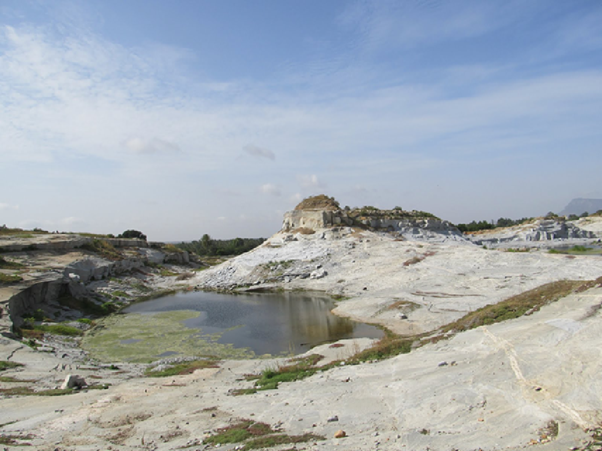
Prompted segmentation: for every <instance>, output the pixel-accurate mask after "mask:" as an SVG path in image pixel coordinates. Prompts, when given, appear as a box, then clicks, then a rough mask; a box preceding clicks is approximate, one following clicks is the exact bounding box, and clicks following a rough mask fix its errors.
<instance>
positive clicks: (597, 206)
mask: <svg viewBox="0 0 602 451" xmlns="http://www.w3.org/2000/svg"><path fill="white" fill-rule="evenodd" d="M600 210H602V199H581V198H579V199H573V200H572V201H570V202H569V203H568V205H567V206H566V207H564V209H563V210H562V211H561V212H560V214H561V215H564V216H569V215H577V216H581V215H582V214H583V213H586V212H587V213H589V214H592V213H596V212H597V211H600Z"/></svg>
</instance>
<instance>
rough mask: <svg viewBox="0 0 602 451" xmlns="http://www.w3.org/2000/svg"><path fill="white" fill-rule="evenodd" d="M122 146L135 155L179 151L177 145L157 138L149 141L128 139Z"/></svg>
mask: <svg viewBox="0 0 602 451" xmlns="http://www.w3.org/2000/svg"><path fill="white" fill-rule="evenodd" d="M124 145H125V147H127V149H128V150H130V151H132V152H134V153H137V154H152V153H158V152H179V151H180V147H179V146H178V145H177V144H175V143H172V142H169V141H166V140H164V139H159V138H152V139H150V140H144V139H141V138H130V139H128V140H127V141H126V142H125V143H124Z"/></svg>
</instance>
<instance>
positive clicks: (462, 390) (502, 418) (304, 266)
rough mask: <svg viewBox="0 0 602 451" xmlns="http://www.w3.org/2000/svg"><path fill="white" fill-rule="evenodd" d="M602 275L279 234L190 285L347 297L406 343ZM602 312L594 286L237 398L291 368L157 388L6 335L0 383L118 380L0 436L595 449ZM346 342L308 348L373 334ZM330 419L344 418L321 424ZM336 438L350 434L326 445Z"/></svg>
mask: <svg viewBox="0 0 602 451" xmlns="http://www.w3.org/2000/svg"><path fill="white" fill-rule="evenodd" d="M329 234H336V236H334V235H330V236H329ZM295 240H296V241H295ZM274 263H276V264H274ZM600 276H602V258H601V257H599V256H587V257H585V256H577V257H573V256H566V255H560V254H548V253H546V252H544V251H541V250H539V251H533V252H528V253H517V252H503V251H496V250H485V249H482V248H479V247H476V246H473V245H458V244H432V243H419V242H406V241H396V240H395V239H393V238H391V237H389V236H385V235H378V234H373V233H370V232H354V231H349V233H344V232H343V233H341V232H332V231H330V232H324V233H319V234H314V235H298V236H289V235H286V234H277V235H275V236H274V237H272V238H271V239H270V240H269V242H268V243H266V244H265V245H264V246H262V247H261V248H259V249H257V250H255V251H253V252H250V253H248V254H245V255H243V256H239V257H237V258H235V259H232V260H231V261H229V262H227V263H225V264H223V265H220V266H219V267H216V268H212V269H210V270H207V271H203V272H202V273H200V274H199V275H198V276H196V277H195V279H193V280H191V281H190V282H191V283H192V284H194V285H196V286H200V287H208V286H212V287H224V288H225V287H230V288H232V287H235V286H245V287H251V288H258V287H262V286H282V287H284V288H286V289H295V288H303V289H318V290H323V291H327V292H330V293H335V294H340V295H343V296H346V297H347V298H348V299H346V300H344V301H341V302H339V304H338V306H337V309H336V312H337V313H338V314H341V315H345V316H350V317H353V318H357V319H362V320H364V321H370V322H375V323H380V324H384V325H386V326H387V327H390V328H391V329H393V330H395V331H397V332H399V333H406V334H411V333H419V332H423V331H430V330H434V329H436V328H437V327H439V326H440V325H442V324H445V323H448V322H450V321H453V320H455V319H457V318H459V317H461V316H463V315H464V314H465V313H466V312H468V311H472V310H474V309H476V308H478V307H481V306H483V305H487V304H492V303H496V302H499V301H501V300H503V299H506V298H508V297H510V296H512V295H514V294H518V293H521V292H524V291H527V290H529V289H531V288H535V287H537V286H540V285H542V284H544V283H547V282H550V281H555V280H561V279H574V280H590V279H595V278H597V277H600ZM399 301H406V302H407V301H409V302H412V303H414V304H416V305H415V306H413V308H412V309H409V310H407V312H406V311H404V312H403V313H404V315H405V316H407V318H403V317H402V315H401V314H400V313H402V312H401V311H400V310H399V309H396V308H393V309H390V308H389V307H390V306H391V305H392V304H394V303H396V302H399ZM601 305H602V289H600V288H594V289H591V290H588V291H586V292H583V293H579V294H573V295H570V296H568V297H566V298H564V299H561V300H560V301H558V302H556V303H553V304H551V305H548V306H546V307H544V308H542V309H541V310H540V311H538V312H536V313H534V314H532V315H530V316H525V317H522V318H519V319H515V320H511V321H506V322H503V323H499V324H495V325H491V326H487V327H480V328H477V329H474V330H471V331H468V332H464V333H460V334H458V335H456V336H454V337H452V338H450V339H448V340H442V341H439V342H437V343H436V344H430V345H426V346H424V347H421V348H419V349H416V350H414V351H412V352H411V353H410V354H405V355H400V356H397V357H394V358H391V359H389V360H385V361H382V362H378V363H366V364H361V365H355V366H351V365H341V366H339V367H336V368H334V369H331V370H328V371H324V372H319V373H317V374H315V375H314V376H312V377H310V378H308V379H305V380H302V381H297V382H292V383H285V384H281V387H280V388H279V389H278V390H271V391H263V392H259V393H257V394H254V395H245V396H232V395H231V394H230V391H231V390H232V389H237V388H248V387H251V386H252V382H249V381H247V380H245V375H247V374H250V373H257V372H259V371H260V370H261V369H264V368H275V367H277V366H278V365H281V364H283V362H284V361H283V360H282V359H280V360H248V361H226V362H223V363H222V364H221V365H220V367H219V368H215V369H206V370H199V371H197V372H195V373H194V374H191V375H187V376H177V377H170V378H159V379H151V378H143V377H139V376H137V375H139V374H140V372H141V370H142V368H141V367H137V366H135V365H130V366H126V365H124V366H122V369H121V371H120V370H117V371H115V370H110V369H109V368H107V367H106V366H105V367H100V366H93V365H91V364H86V363H83V362H79V363H74V361H73V360H70V359H68V362H69V363H61V356H60V355H55V354H45V353H40V352H36V351H33V350H32V349H30V348H28V347H26V346H23V345H21V344H20V343H18V342H15V341H13V340H8V339H5V338H0V340H1V341H0V360H11V361H16V362H20V363H23V364H24V365H25V366H24V367H22V368H17V369H14V370H7V371H3V372H2V373H1V374H0V376H13V377H15V378H19V379H23V380H25V379H28V380H31V379H35V380H39V382H38V383H37V384H38V385H39V387H40V388H50V387H53V386H57V385H60V382H61V381H62V380H63V379H64V377H65V376H66V374H68V373H72V374H80V375H82V376H84V377H85V378H87V380H89V381H92V382H93V381H99V382H102V383H111V384H113V385H111V387H110V388H108V389H107V390H89V391H82V392H81V393H77V394H74V395H69V396H60V397H33V396H26V397H5V398H3V399H0V433H1V434H5V435H7V434H12V435H21V436H25V435H28V434H30V437H29V438H28V439H27V440H25V441H26V442H28V443H30V444H31V445H32V446H31V447H29V449H40V450H54V449H60V450H106V449H113V450H134V449H160V450H175V449H211V448H212V447H211V446H210V445H204V444H202V439H203V438H204V437H205V436H206V435H208V434H210V433H211V432H212V431H214V430H215V429H216V428H219V427H223V426H226V425H228V424H230V423H231V422H233V421H236V418H246V419H254V420H257V421H263V422H266V423H269V424H271V425H272V426H274V427H280V428H282V429H283V430H284V432H286V433H288V434H301V433H306V432H311V433H315V434H320V435H323V436H324V437H326V440H325V441H319V442H309V443H307V444H299V445H296V447H295V448H294V449H323V450H334V449H344V450H377V449H381V450H400V449H407V450H427V449H428V450H442V451H443V450H445V451H448V450H453V449H457V450H478V449H482V450H501V449H504V450H507V449H512V450H514V449H524V448H529V447H531V446H535V447H537V449H550V450H551V449H554V450H556V449H562V450H569V449H581V448H583V447H584V446H585V445H586V444H587V441H588V440H591V439H590V436H591V431H590V432H588V430H589V429H591V428H597V427H600V424H601V423H602V405H601V404H602V377H601V376H600V374H602V358H601V357H602V355H601V354H602V351H601V350H602V318H601V316H600V306H601ZM341 344H343V346H341V347H337V348H332V347H330V346H328V345H325V346H322V347H320V348H317V349H314V350H312V351H311V352H316V353H321V354H324V355H325V356H326V358H327V361H329V360H333V359H340V358H345V357H348V356H350V355H352V354H353V353H354V352H356V351H357V350H358V349H361V348H363V347H365V346H368V345H369V341H367V340H356V341H354V340H351V341H346V342H343V343H341ZM0 386H2V387H9V386H15V383H0ZM335 416H336V417H337V418H338V421H328V420H329V419H332V418H333V417H335ZM339 429H342V430H344V431H345V432H346V434H347V437H345V438H342V439H335V438H333V435H334V433H335V432H336V431H337V430H339ZM237 446H239V445H223V446H221V447H220V448H219V449H224V450H230V449H236V447H237ZM291 446H292V445H288V446H281V447H280V448H274V449H291ZM7 448H8V449H17V448H15V447H13V446H7ZM594 449H595V448H594Z"/></svg>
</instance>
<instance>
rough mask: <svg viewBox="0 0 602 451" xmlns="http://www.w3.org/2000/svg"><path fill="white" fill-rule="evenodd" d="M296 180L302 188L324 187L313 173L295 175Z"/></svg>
mask: <svg viewBox="0 0 602 451" xmlns="http://www.w3.org/2000/svg"><path fill="white" fill-rule="evenodd" d="M297 182H299V184H300V185H301V186H302V187H303V188H307V189H313V188H325V187H326V185H325V184H324V183H322V182H321V181H320V180H319V179H318V176H317V175H315V174H313V175H298V176H297Z"/></svg>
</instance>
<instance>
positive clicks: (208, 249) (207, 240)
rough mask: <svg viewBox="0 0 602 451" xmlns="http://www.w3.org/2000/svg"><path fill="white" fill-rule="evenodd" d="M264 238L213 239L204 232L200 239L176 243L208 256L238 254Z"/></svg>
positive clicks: (253, 246) (254, 245) (178, 245)
mask: <svg viewBox="0 0 602 451" xmlns="http://www.w3.org/2000/svg"><path fill="white" fill-rule="evenodd" d="M264 241H265V238H234V239H231V240H215V239H213V238H211V237H210V236H209V235H207V234H204V235H203V236H202V237H201V239H200V240H196V241H190V242H182V243H179V244H176V246H177V247H179V248H180V249H182V250H185V251H188V252H194V253H195V254H197V255H200V256H204V257H208V256H217V255H240V254H243V253H245V252H248V251H250V250H251V249H254V248H256V247H257V246H259V245H260V244H261V243H263V242H264Z"/></svg>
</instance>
